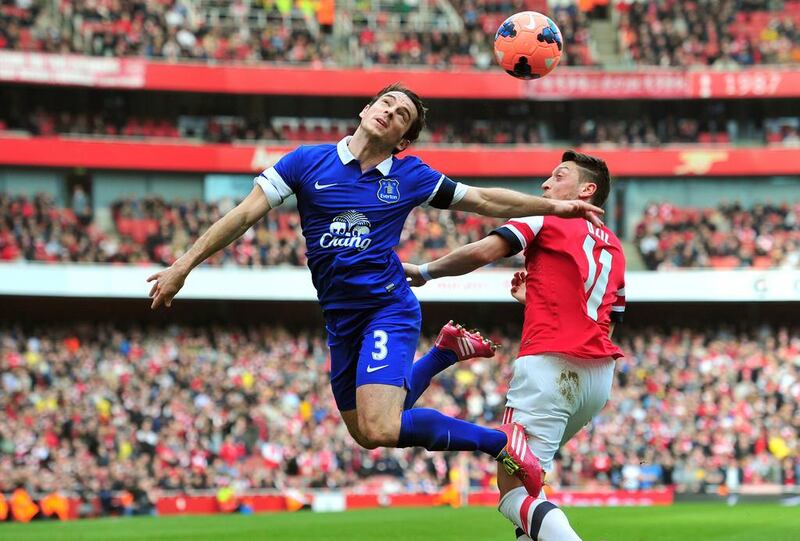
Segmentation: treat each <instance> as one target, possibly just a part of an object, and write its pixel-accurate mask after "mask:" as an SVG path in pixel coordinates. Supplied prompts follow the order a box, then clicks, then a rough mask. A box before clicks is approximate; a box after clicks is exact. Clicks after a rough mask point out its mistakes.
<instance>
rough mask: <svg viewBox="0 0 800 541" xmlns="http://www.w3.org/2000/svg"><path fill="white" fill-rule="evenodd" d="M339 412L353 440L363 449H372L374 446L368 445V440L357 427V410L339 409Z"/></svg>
mask: <svg viewBox="0 0 800 541" xmlns="http://www.w3.org/2000/svg"><path fill="white" fill-rule="evenodd" d="M339 413H341V415H342V420H343V421H344V424H345V425H346V426H347V431H348V432H350V435H351V436H352V437H353V439H354V440H355V442H356V443H357V444H359V445H360V446H361V447H363V448H365V449H374V448H375V446H373V447H369V441H368V440H367V438H365V437H364V434H362V433H361V430H359V428H358V410H347V411H340V412H339Z"/></svg>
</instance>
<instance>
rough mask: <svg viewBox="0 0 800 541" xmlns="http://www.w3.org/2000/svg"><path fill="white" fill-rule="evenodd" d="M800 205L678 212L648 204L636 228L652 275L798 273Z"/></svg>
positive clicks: (725, 205) (728, 206)
mask: <svg viewBox="0 0 800 541" xmlns="http://www.w3.org/2000/svg"><path fill="white" fill-rule="evenodd" d="M799 220H800V205H797V204H794V205H792V204H789V203H781V204H771V203H765V204H761V205H756V206H754V207H753V208H742V206H741V205H739V204H737V203H722V204H720V205H719V206H718V207H717V208H677V207H675V206H674V205H671V204H669V203H660V204H652V205H650V206H648V208H647V209H646V210H645V213H644V217H643V219H642V221H641V222H640V223H639V224H638V225H637V228H636V234H635V235H636V244H637V246H638V248H639V253H640V254H641V255H642V258H643V259H644V261H645V264H646V265H647V268H648V269H650V270H658V269H669V268H674V267H713V268H743V267H753V268H757V269H765V268H785V269H798V268H800V221H799Z"/></svg>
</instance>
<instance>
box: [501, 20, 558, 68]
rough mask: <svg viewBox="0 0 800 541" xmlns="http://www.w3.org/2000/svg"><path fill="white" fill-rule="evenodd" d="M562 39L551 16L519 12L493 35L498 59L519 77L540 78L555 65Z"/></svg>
mask: <svg viewBox="0 0 800 541" xmlns="http://www.w3.org/2000/svg"><path fill="white" fill-rule="evenodd" d="M563 49H564V40H563V39H562V37H561V30H559V29H558V27H557V26H556V23H554V22H553V20H552V19H550V17H547V16H545V15H542V14H541V13H537V12H535V11H521V12H519V13H516V14H514V15H512V16H511V17H509V18H508V19H506V20H505V22H503V24H501V25H500V28H498V30H497V34H495V37H494V54H495V56H496V57H497V62H498V63H499V64H500V66H501V67H502V68H503V69H504V70H506V72H507V73H508V74H509V75H512V76H514V77H517V78H518V79H539V78H540V77H544V76H545V75H547V74H548V73H550V72H551V71H553V69H555V67H556V66H557V65H558V61H559V60H560V59H561V52H562V51H563Z"/></svg>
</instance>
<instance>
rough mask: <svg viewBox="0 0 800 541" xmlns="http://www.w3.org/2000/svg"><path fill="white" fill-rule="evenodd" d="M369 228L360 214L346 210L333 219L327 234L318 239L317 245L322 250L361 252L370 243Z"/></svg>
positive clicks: (365, 219) (365, 218) (364, 217)
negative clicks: (353, 250)
mask: <svg viewBox="0 0 800 541" xmlns="http://www.w3.org/2000/svg"><path fill="white" fill-rule="evenodd" d="M371 227H372V224H370V223H369V220H368V219H367V217H366V216H364V215H363V214H362V213H360V212H358V211H356V210H348V211H347V212H343V213H342V214H339V215H338V216H336V218H334V219H333V221H332V222H331V225H330V227H329V228H328V232H327V233H325V234H324V235H322V237H320V239H319V245H320V246H321V247H323V248H354V249H356V250H358V251H359V252H361V251H363V250H366V249H367V248H369V245H370V244H371V243H372V239H371V238H369V232H370V229H371Z"/></svg>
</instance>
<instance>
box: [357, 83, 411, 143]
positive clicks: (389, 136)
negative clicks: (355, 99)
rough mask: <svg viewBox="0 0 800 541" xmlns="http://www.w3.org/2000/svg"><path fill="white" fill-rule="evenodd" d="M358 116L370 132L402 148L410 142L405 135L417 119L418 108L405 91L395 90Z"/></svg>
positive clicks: (368, 106) (362, 124) (363, 126)
mask: <svg viewBox="0 0 800 541" xmlns="http://www.w3.org/2000/svg"><path fill="white" fill-rule="evenodd" d="M358 116H359V117H361V127H362V128H363V129H364V130H365V131H366V132H367V133H368V134H370V135H372V136H373V137H376V138H379V139H381V140H383V141H385V142H386V143H387V145H393V146H394V147H397V148H400V149H401V150H402V149H405V147H407V146H408V145H409V144H410V143H409V141H407V140H405V139H403V136H404V135H405V134H406V132H407V131H408V129H409V128H410V127H411V124H413V123H414V121H415V120H416V118H417V108H416V107H415V106H414V102H412V101H411V99H410V98H409V97H408V96H406V95H405V94H404V93H403V92H396V91H393V92H387V93H386V94H384V95H383V96H381V97H380V98H378V101H376V102H375V103H373V104H372V105H367V106H366V107H364V109H363V110H362V111H361V113H360V114H359V115H358Z"/></svg>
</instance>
